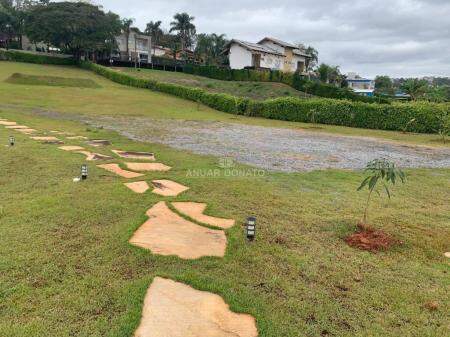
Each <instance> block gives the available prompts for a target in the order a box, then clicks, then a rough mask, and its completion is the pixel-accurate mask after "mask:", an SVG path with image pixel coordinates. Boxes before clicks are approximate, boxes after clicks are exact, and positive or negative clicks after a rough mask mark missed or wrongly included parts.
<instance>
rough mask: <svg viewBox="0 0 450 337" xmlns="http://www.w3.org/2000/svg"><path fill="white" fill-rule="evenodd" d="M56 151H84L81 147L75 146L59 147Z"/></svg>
mask: <svg viewBox="0 0 450 337" xmlns="http://www.w3.org/2000/svg"><path fill="white" fill-rule="evenodd" d="M58 149H61V150H64V151H80V150H84V147H82V146H76V145H66V146H60V147H58Z"/></svg>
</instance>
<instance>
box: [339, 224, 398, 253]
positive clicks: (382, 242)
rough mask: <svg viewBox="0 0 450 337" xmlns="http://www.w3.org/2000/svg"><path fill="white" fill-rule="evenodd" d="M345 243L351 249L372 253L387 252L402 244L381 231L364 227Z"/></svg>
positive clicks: (348, 237) (346, 239)
mask: <svg viewBox="0 0 450 337" xmlns="http://www.w3.org/2000/svg"><path fill="white" fill-rule="evenodd" d="M345 242H347V243H348V244H349V245H350V246H351V247H356V248H359V249H362V250H368V251H370V252H379V251H385V250H388V249H389V248H390V247H392V246H394V245H398V244H401V242H400V241H399V240H397V239H394V238H393V237H392V236H390V235H388V234H387V233H385V232H383V231H381V230H375V229H372V228H362V227H361V228H359V230H358V231H357V232H356V233H354V234H351V235H349V236H347V237H346V238H345Z"/></svg>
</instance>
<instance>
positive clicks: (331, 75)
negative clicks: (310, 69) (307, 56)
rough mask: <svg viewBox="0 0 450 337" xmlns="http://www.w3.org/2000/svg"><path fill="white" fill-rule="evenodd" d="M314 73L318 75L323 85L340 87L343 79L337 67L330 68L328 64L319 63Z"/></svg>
mask: <svg viewBox="0 0 450 337" xmlns="http://www.w3.org/2000/svg"><path fill="white" fill-rule="evenodd" d="M316 71H317V73H318V74H319V78H320V80H321V81H322V82H324V83H330V84H335V85H340V84H341V82H342V81H343V79H344V76H343V75H342V74H341V71H340V69H339V66H330V65H328V64H325V63H321V64H320V66H319V67H318V68H317V70H316Z"/></svg>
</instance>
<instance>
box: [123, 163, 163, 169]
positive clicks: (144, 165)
mask: <svg viewBox="0 0 450 337" xmlns="http://www.w3.org/2000/svg"><path fill="white" fill-rule="evenodd" d="M125 165H127V167H128V168H129V169H130V170H133V171H169V170H170V169H171V167H170V166H167V165H164V164H161V163H125Z"/></svg>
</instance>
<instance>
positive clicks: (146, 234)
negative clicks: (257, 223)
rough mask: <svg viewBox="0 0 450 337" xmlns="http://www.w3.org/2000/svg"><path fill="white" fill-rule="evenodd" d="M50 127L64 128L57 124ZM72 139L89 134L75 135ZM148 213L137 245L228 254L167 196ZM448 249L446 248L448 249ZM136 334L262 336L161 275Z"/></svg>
mask: <svg viewBox="0 0 450 337" xmlns="http://www.w3.org/2000/svg"><path fill="white" fill-rule="evenodd" d="M0 125H4V126H5V127H6V128H8V129H12V130H16V131H19V132H22V133H25V134H31V133H32V132H35V131H36V130H34V129H31V128H29V127H27V126H24V125H17V123H16V122H10V121H7V120H4V119H0ZM50 132H51V133H55V134H63V133H61V132H60V131H56V130H52V131H50ZM30 138H31V139H33V140H37V141H41V142H43V143H47V144H49V143H50V144H63V142H62V141H61V140H59V139H58V138H57V137H53V136H35V137H30ZM66 138H67V139H73V140H76V139H87V137H84V136H70V137H66ZM86 143H87V144H88V145H91V146H95V147H99V146H105V145H110V144H111V143H110V142H109V141H107V140H90V141H87V142H86ZM59 149H61V150H64V151H71V152H73V153H80V154H84V155H85V156H86V160H104V159H107V160H110V159H113V158H112V157H110V156H107V155H103V154H99V153H92V152H90V151H86V150H85V149H84V147H82V146H77V145H65V146H60V147H59ZM112 152H114V153H115V154H116V155H118V156H119V157H122V158H128V159H138V160H151V161H154V160H155V156H154V154H153V153H150V152H136V151H119V150H112ZM125 165H126V166H127V168H129V169H130V170H133V171H141V172H143V171H168V170H170V169H171V167H170V166H167V165H164V164H162V163H130V162H127V163H125ZM97 167H100V168H103V169H105V170H107V171H109V172H112V173H115V174H117V175H119V176H121V177H124V178H128V179H130V178H137V177H140V176H143V175H144V174H142V173H137V172H132V171H128V170H124V169H122V168H120V166H119V165H118V164H103V165H97ZM152 184H153V187H154V189H153V190H152V193H155V194H158V195H161V196H171V197H174V196H177V195H179V194H181V193H183V192H185V191H187V190H188V189H189V187H187V186H184V185H182V184H179V183H177V182H174V181H171V180H167V179H161V180H153V181H152ZM124 185H125V186H127V187H128V188H129V189H131V190H132V191H134V192H136V193H145V192H146V191H147V190H149V189H150V186H149V184H148V183H147V182H146V181H135V182H130V183H125V184H124ZM172 205H173V207H174V208H175V209H176V210H177V211H178V212H179V213H180V214H183V215H186V216H187V217H189V218H191V219H193V220H195V221H198V222H199V223H203V224H207V225H211V226H215V227H219V228H222V229H227V228H230V227H232V226H234V224H235V221H234V220H233V219H223V218H217V217H213V216H209V215H206V214H204V211H205V209H206V207H207V205H206V204H205V203H197V202H173V203H172ZM146 214H147V216H148V217H149V218H148V220H147V221H145V222H144V223H143V224H142V225H141V226H140V227H139V228H138V229H137V230H136V231H135V232H134V233H133V235H132V237H131V238H130V240H129V242H130V244H132V245H134V246H138V247H141V248H144V249H148V250H150V251H151V252H152V253H153V254H159V255H164V256H169V255H175V256H178V257H179V258H181V259H198V258H201V257H205V256H214V257H223V256H224V255H225V251H226V247H227V237H226V235H225V232H224V231H223V230H222V229H210V228H207V227H204V226H201V225H198V224H196V223H193V222H191V221H189V220H186V219H184V218H183V217H182V216H180V215H179V214H177V213H175V212H174V211H172V210H171V209H170V208H169V207H168V206H167V204H166V203H165V202H163V201H161V202H158V203H157V204H155V205H154V206H153V207H152V208H150V209H149V210H148V211H147V212H146ZM446 255H447V253H446ZM134 336H135V337H257V336H258V330H257V328H256V322H255V319H254V317H253V316H251V315H247V314H237V313H234V312H232V311H231V310H230V309H229V306H228V305H227V304H226V303H225V301H224V300H223V299H222V298H221V297H220V296H218V295H216V294H213V293H209V292H205V291H199V290H196V289H194V288H192V287H190V286H188V285H185V284H183V283H179V282H175V281H172V280H169V279H164V278H161V277H156V278H155V279H154V280H153V282H152V284H151V285H150V287H149V289H148V291H147V294H146V296H145V300H144V307H143V312H142V319H141V322H140V325H139V327H138V328H137V330H136V331H135V334H134Z"/></svg>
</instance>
